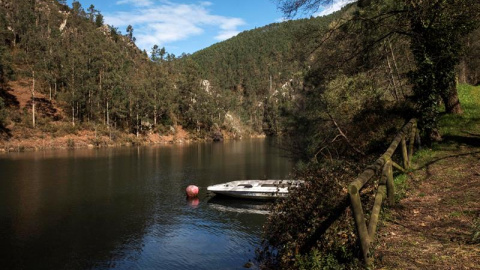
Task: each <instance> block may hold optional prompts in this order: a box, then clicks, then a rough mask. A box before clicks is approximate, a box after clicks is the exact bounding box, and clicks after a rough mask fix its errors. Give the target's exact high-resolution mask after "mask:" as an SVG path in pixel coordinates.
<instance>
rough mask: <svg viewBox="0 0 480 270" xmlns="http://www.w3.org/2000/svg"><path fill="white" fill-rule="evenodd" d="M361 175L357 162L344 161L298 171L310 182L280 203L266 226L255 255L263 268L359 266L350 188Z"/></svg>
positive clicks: (311, 165)
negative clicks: (350, 203)
mask: <svg viewBox="0 0 480 270" xmlns="http://www.w3.org/2000/svg"><path fill="white" fill-rule="evenodd" d="M357 173H358V168H357V167H356V166H351V165H350V164H348V163H345V162H338V163H329V164H327V163H326V164H321V165H319V164H316V165H315V164H310V165H309V166H308V167H306V169H304V170H302V171H299V172H298V175H297V177H298V178H299V179H305V180H306V181H307V184H306V185H305V187H303V188H301V189H299V190H296V191H294V192H293V193H292V194H291V195H290V196H289V197H288V199H286V200H284V201H281V202H279V203H277V204H276V205H275V206H274V208H273V213H272V215H270V216H269V219H268V221H267V223H266V225H265V227H264V239H265V240H264V242H263V245H262V247H261V249H260V250H259V251H258V252H257V259H258V260H259V261H260V262H261V263H262V264H263V265H264V267H265V268H268V269H278V268H282V269H291V268H293V267H294V266H295V268H296V267H300V268H302V267H303V268H305V269H307V268H308V267H321V269H324V268H325V269H329V267H335V266H339V265H344V266H348V267H349V268H350V267H352V265H354V264H355V260H354V257H355V256H354V254H356V252H358V250H357V246H356V236H355V234H354V224H353V219H352V217H351V216H350V212H349V211H346V209H347V207H348V205H349V200H348V196H347V192H346V186H347V184H348V183H349V182H350V181H351V179H353V177H354V175H356V174H357ZM315 250H316V251H315Z"/></svg>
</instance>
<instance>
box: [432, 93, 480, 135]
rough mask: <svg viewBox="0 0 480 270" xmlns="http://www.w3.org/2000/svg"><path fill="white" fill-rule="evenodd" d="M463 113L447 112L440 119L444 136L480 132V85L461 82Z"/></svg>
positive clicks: (460, 94) (459, 94)
mask: <svg viewBox="0 0 480 270" xmlns="http://www.w3.org/2000/svg"><path fill="white" fill-rule="evenodd" d="M457 89H458V96H459V98H460V104H461V106H462V109H463V111H464V112H463V114H460V115H452V114H445V115H442V116H441V117H440V119H439V123H438V124H439V127H440V133H441V134H442V135H443V136H463V135H465V132H469V133H474V134H480V87H478V86H476V87H475V86H471V85H467V84H460V85H458V87H457Z"/></svg>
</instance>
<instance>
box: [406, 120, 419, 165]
mask: <svg viewBox="0 0 480 270" xmlns="http://www.w3.org/2000/svg"><path fill="white" fill-rule="evenodd" d="M416 135H417V121H415V122H413V125H412V130H411V131H410V145H409V149H408V168H405V169H410V167H411V166H412V156H413V146H414V144H415V136H416Z"/></svg>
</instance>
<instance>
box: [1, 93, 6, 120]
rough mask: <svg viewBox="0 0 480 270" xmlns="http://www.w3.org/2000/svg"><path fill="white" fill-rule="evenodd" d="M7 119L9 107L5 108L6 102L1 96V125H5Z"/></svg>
mask: <svg viewBox="0 0 480 270" xmlns="http://www.w3.org/2000/svg"><path fill="white" fill-rule="evenodd" d="M6 119H7V109H6V108H5V102H3V98H2V97H0V127H3V126H5V120H6Z"/></svg>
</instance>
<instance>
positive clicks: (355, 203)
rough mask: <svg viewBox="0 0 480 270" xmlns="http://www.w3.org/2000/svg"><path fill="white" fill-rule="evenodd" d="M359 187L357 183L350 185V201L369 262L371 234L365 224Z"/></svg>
mask: <svg viewBox="0 0 480 270" xmlns="http://www.w3.org/2000/svg"><path fill="white" fill-rule="evenodd" d="M359 191H360V190H359V189H358V188H357V187H356V186H355V185H350V186H349V187H348V193H349V195H350V202H351V204H352V210H353V217H354V218H355V224H356V225H357V231H358V238H359V239H360V247H361V248H362V254H363V259H364V260H365V262H366V263H367V265H368V264H369V256H368V253H369V250H370V236H369V235H368V230H367V225H366V224H365V216H364V214H363V208H362V202H361V200H360V194H359Z"/></svg>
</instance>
